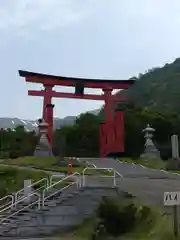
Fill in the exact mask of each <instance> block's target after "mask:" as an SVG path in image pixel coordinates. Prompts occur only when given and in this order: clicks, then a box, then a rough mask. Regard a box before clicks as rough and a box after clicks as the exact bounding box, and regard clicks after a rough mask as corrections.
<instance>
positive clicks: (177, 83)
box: [124, 58, 180, 113]
mask: <svg viewBox="0 0 180 240" xmlns="http://www.w3.org/2000/svg"><path fill="white" fill-rule="evenodd" d="M124 94H125V95H127V96H129V97H130V98H131V99H132V100H133V102H134V103H135V104H136V105H138V106H143V107H147V108H152V109H154V110H157V111H160V112H169V111H173V112H178V113H180V105H179V101H180V58H178V59H176V60H175V61H174V62H173V63H170V64H166V65H165V66H163V67H157V68H154V69H151V70H148V71H147V72H146V73H145V74H140V75H139V77H138V78H137V79H136V83H135V84H134V86H132V87H131V89H129V90H127V91H124Z"/></svg>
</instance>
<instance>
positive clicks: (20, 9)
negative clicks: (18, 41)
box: [0, 0, 85, 31]
mask: <svg viewBox="0 0 180 240" xmlns="http://www.w3.org/2000/svg"><path fill="white" fill-rule="evenodd" d="M1 1H2V2H0V19H1V21H0V30H6V31H7V30H11V31H13V30H17V29H20V30H21V31H28V30H30V29H32V30H43V31H44V30H49V29H51V30H52V29H55V28H58V27H62V26H65V25H68V24H75V23H77V22H79V21H80V20H82V19H83V18H84V16H85V12H84V11H83V9H82V8H81V7H80V5H75V1H73V0H14V1H13V0H11V1H10V0H9V1H7V0H1Z"/></svg>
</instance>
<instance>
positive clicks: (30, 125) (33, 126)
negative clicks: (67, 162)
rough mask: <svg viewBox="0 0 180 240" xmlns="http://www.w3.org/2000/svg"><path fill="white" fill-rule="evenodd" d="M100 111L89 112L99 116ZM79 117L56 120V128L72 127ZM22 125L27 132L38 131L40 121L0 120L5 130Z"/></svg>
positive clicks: (0, 125)
mask: <svg viewBox="0 0 180 240" xmlns="http://www.w3.org/2000/svg"><path fill="white" fill-rule="evenodd" d="M99 111H100V110H99V109H97V110H93V111H89V113H92V114H95V115H96V114H98V113H99ZM76 118H77V116H67V117H65V118H54V128H55V129H57V128H61V127H63V126H67V125H71V124H73V123H74V121H75V120H76ZM19 125H22V126H24V128H25V130H26V131H36V130H37V127H38V119H37V120H26V119H20V118H8V117H2V118H0V128H4V129H8V128H10V129H14V128H16V127H17V126H19Z"/></svg>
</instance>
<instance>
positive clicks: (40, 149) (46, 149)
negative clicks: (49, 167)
mask: <svg viewBox="0 0 180 240" xmlns="http://www.w3.org/2000/svg"><path fill="white" fill-rule="evenodd" d="M34 156H36V157H50V156H53V153H52V149H51V146H50V144H49V142H48V139H47V137H46V136H45V135H44V134H43V135H42V136H41V137H40V140H39V143H38V144H37V146H36V149H35V151H34Z"/></svg>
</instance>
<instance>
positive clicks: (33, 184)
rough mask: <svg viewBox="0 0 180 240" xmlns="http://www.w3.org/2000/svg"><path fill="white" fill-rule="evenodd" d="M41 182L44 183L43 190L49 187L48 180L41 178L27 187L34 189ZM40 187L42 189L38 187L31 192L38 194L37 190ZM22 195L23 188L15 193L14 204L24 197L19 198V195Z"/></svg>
mask: <svg viewBox="0 0 180 240" xmlns="http://www.w3.org/2000/svg"><path fill="white" fill-rule="evenodd" d="M42 182H45V185H44V187H45V188H46V187H48V186H49V180H48V178H42V179H40V180H39V181H37V182H34V183H32V184H31V185H29V186H28V187H30V188H32V187H35V186H36V185H38V184H39V183H42ZM42 187H43V186H41V187H39V188H38V189H35V190H34V191H33V192H38V190H40V189H41V188H42ZM23 193H24V188H22V189H20V190H19V191H17V192H16V193H15V197H14V202H17V201H18V200H19V199H21V198H23V197H24V195H23V196H22V197H20V198H19V195H20V194H23Z"/></svg>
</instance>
